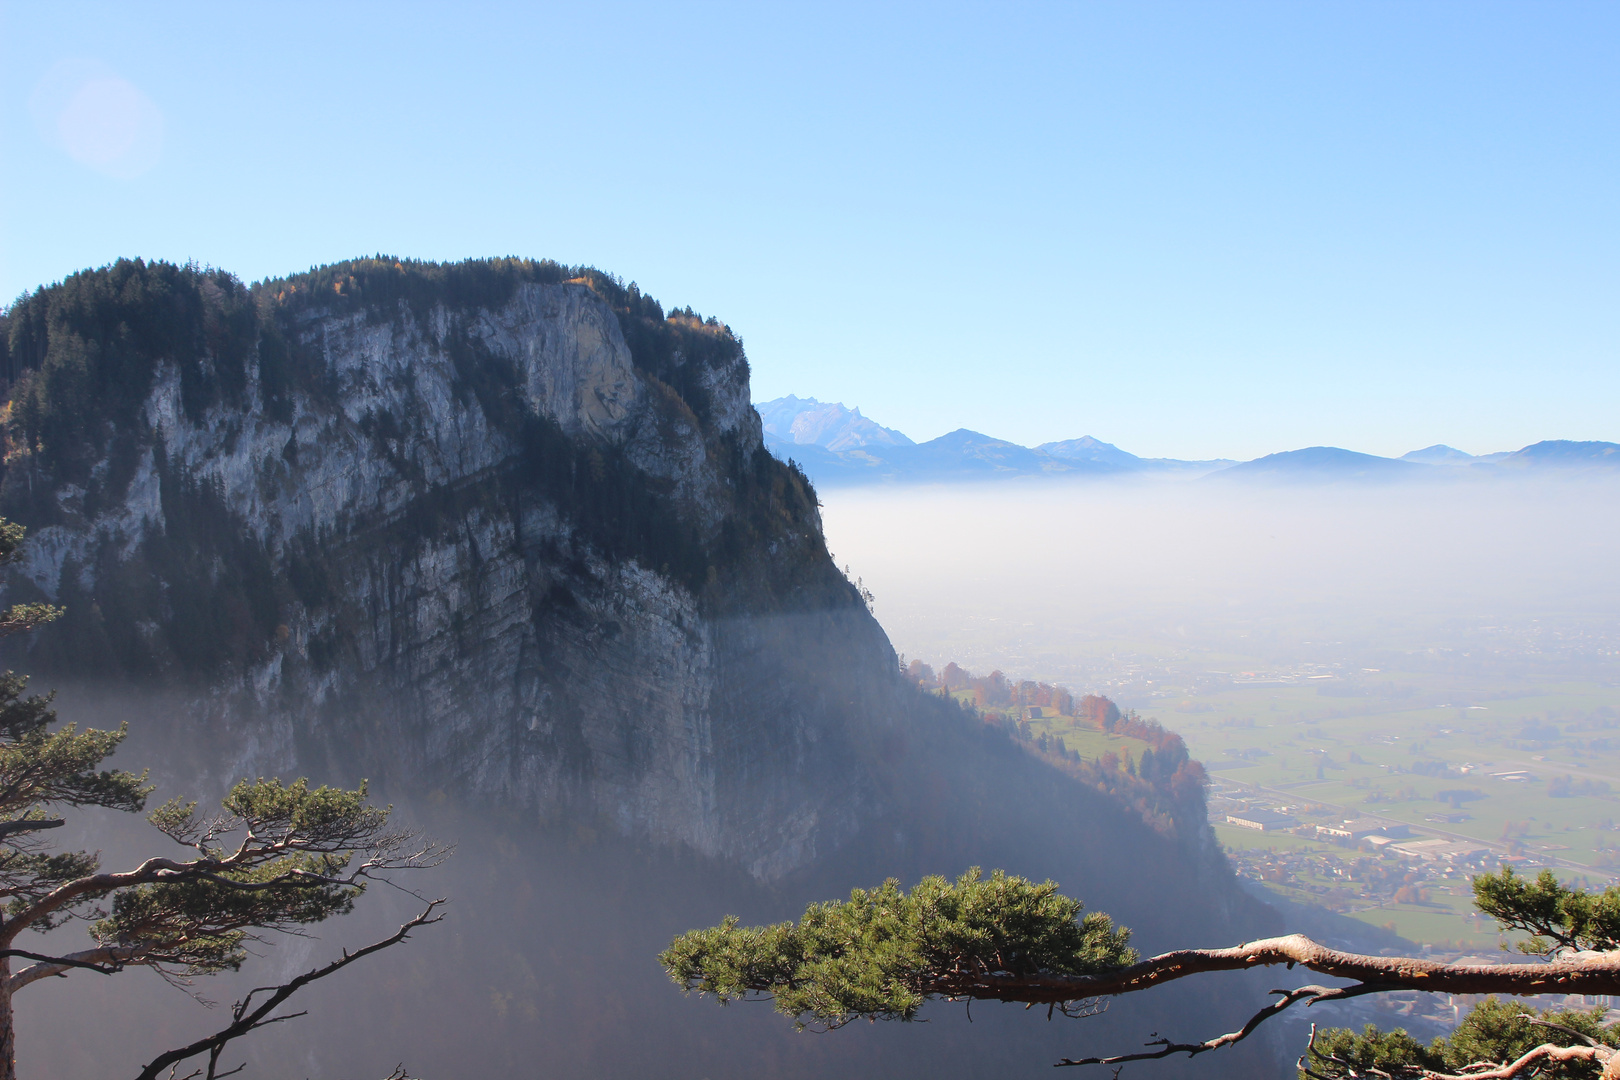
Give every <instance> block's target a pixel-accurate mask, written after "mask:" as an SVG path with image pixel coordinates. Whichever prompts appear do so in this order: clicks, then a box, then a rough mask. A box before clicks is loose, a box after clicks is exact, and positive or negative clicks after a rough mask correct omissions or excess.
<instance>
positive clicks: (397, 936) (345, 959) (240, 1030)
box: [136, 899, 445, 1080]
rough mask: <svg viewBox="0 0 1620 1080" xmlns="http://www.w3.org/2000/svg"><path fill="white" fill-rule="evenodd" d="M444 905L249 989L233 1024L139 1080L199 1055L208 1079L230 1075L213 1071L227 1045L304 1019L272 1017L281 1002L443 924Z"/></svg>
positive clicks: (164, 1058) (163, 1058) (158, 1060)
mask: <svg viewBox="0 0 1620 1080" xmlns="http://www.w3.org/2000/svg"><path fill="white" fill-rule="evenodd" d="M444 904H445V901H444V900H442V899H440V900H434V901H432V902H431V903H429V904H428V906H427V907H426V908H425V909H424V910H423V911H422V913H421V914H420V915H418V916H416V917H415V918H414V919H411V920H410V921H409V922H406V923H404V924H403V925H402V926H400V928H399V929H398V930H396V931H395V932H394V933H392V934H390V935H389V936H388V937H385V938H383V939H382V940H381V941H374V942H372V943H371V944H370V945H367V946H366V947H365V948H363V949H358V950H356V951H354V952H352V953H351V952H349V951H348V950H344V952H343V955H342V957H340V958H339V959H337V960H334V961H332V962H331V963H330V964H327V965H326V966H325V967H319V968H314V969H312V970H310V971H306V972H305V973H304V974H302V975H300V976H298V977H297V978H295V979H291V980H289V981H288V982H284V983H282V984H280V985H279V986H261V987H255V988H254V989H252V990H249V991H248V993H247V995H246V996H244V997H243V998H242V1000H241V1001H239V1002H237V1003H236V1004H235V1005H234V1006H233V1007H232V1009H231V1017H232V1020H231V1023H230V1024H228V1025H226V1026H225V1027H223V1028H221V1029H220V1030H219V1031H216V1032H215V1033H214V1034H212V1035H208V1036H205V1037H203V1038H201V1039H198V1040H197V1041H195V1042H193V1043H189V1044H187V1045H186V1046H182V1047H179V1048H177V1049H174V1050H168V1051H165V1052H164V1053H162V1054H159V1055H158V1056H157V1057H155V1058H153V1059H152V1061H151V1062H150V1063H149V1064H148V1065H147V1066H146V1068H145V1069H143V1070H141V1073H140V1075H139V1076H138V1077H137V1078H136V1080H157V1078H158V1077H159V1075H160V1074H161V1073H162V1072H163V1070H164V1069H166V1068H171V1067H173V1066H175V1065H177V1064H179V1063H180V1062H182V1061H185V1060H186V1059H187V1058H192V1057H196V1056H197V1055H198V1054H208V1055H209V1065H208V1075H209V1076H225V1075H229V1074H228V1073H215V1071H214V1066H215V1063H216V1062H217V1061H218V1060H219V1055H220V1052H221V1051H223V1050H224V1048H225V1046H226V1044H228V1043H230V1042H231V1041H232V1040H234V1039H238V1038H240V1037H241V1036H243V1035H246V1034H247V1033H249V1032H250V1031H255V1030H257V1029H259V1028H262V1027H266V1026H268V1025H270V1024H276V1023H280V1022H281V1021H283V1020H291V1019H292V1018H293V1017H294V1016H302V1015H303V1014H302V1013H293V1014H287V1015H282V1016H272V1015H271V1014H272V1013H274V1012H275V1011H276V1009H278V1008H280V1007H281V1005H282V1003H283V1002H285V1001H286V1000H287V999H288V998H290V997H292V996H293V995H294V994H296V993H297V992H298V991H299V990H301V989H303V988H304V987H305V986H308V985H309V984H310V983H312V982H315V981H316V980H318V979H324V978H326V977H327V976H328V975H332V974H335V973H336V972H338V971H340V970H342V969H343V968H345V967H348V966H349V965H350V964H352V963H354V962H355V961H356V960H359V959H361V958H362V957H366V956H370V955H371V954H372V953H376V952H381V951H382V950H383V949H386V948H388V947H389V946H391V945H398V944H399V943H400V942H402V941H404V940H405V939H406V938H407V937H409V936H410V932H411V931H412V930H415V929H416V928H417V927H419V926H429V925H432V924H433V923H436V922H438V921H440V920H441V919H443V918H444V915H443V913H441V912H439V910H438V909H439V908H440V907H442V906H443V905H444ZM261 993H263V994H267V995H268V996H267V997H265V998H264V1000H263V1001H261V1002H260V1003H259V1004H257V1005H255V1004H254V1003H253V1002H254V998H255V996H257V995H258V994H261ZM232 1071H236V1070H232ZM396 1071H397V1070H396Z"/></svg>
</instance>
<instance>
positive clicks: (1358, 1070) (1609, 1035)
mask: <svg viewBox="0 0 1620 1080" xmlns="http://www.w3.org/2000/svg"><path fill="white" fill-rule="evenodd" d="M1605 1011H1606V1010H1604V1009H1603V1008H1601V1007H1594V1008H1591V1009H1537V1008H1534V1007H1530V1006H1526V1005H1522V1004H1520V1003H1518V1002H1514V1001H1503V1000H1501V999H1500V998H1495V997H1491V998H1486V999H1485V1000H1484V1001H1482V1002H1480V1003H1479V1004H1478V1005H1476V1006H1475V1007H1474V1008H1473V1009H1472V1010H1471V1011H1470V1012H1469V1013H1468V1015H1467V1016H1465V1017H1464V1018H1463V1020H1462V1023H1460V1024H1458V1025H1457V1030H1456V1031H1454V1032H1452V1033H1451V1035H1449V1036H1446V1037H1443V1038H1438V1039H1435V1040H1434V1041H1433V1042H1431V1043H1429V1044H1428V1045H1427V1046H1425V1045H1423V1044H1422V1043H1420V1042H1418V1041H1417V1040H1416V1039H1414V1038H1412V1037H1411V1036H1410V1035H1408V1034H1407V1033H1406V1032H1405V1031H1404V1030H1402V1029H1400V1028H1396V1029H1395V1030H1394V1031H1389V1032H1384V1031H1380V1030H1379V1029H1378V1028H1377V1027H1375V1026H1374V1025H1372V1024H1368V1025H1367V1026H1366V1028H1365V1029H1363V1030H1362V1031H1360V1032H1355V1031H1351V1030H1349V1029H1348V1028H1335V1029H1332V1030H1330V1031H1326V1032H1323V1033H1320V1034H1318V1035H1317V1037H1316V1039H1315V1041H1314V1042H1313V1043H1312V1045H1311V1049H1310V1051H1309V1052H1308V1053H1307V1054H1306V1058H1305V1068H1308V1069H1309V1070H1310V1072H1306V1071H1305V1069H1303V1068H1302V1069H1301V1070H1300V1073H1299V1076H1300V1080H1311V1077H1312V1074H1315V1075H1316V1076H1321V1077H1331V1078H1332V1080H1351V1078H1353V1077H1363V1076H1379V1075H1383V1076H1387V1077H1390V1078H1392V1080H1409V1078H1410V1080H1418V1078H1421V1077H1422V1076H1423V1075H1424V1073H1425V1071H1428V1072H1439V1073H1451V1074H1456V1073H1464V1072H1467V1071H1471V1067H1472V1070H1477V1069H1478V1067H1479V1066H1480V1064H1481V1063H1484V1062H1491V1063H1495V1064H1497V1065H1502V1064H1506V1063H1508V1062H1512V1061H1516V1060H1518V1059H1519V1058H1520V1057H1522V1056H1524V1055H1525V1054H1527V1053H1529V1052H1530V1051H1531V1050H1534V1049H1535V1048H1536V1047H1538V1046H1541V1045H1543V1044H1546V1043H1553V1044H1555V1045H1560V1046H1564V1045H1572V1044H1577V1043H1579V1042H1580V1039H1578V1038H1572V1037H1571V1036H1570V1034H1569V1033H1570V1032H1575V1033H1577V1035H1579V1036H1584V1037H1585V1038H1587V1039H1591V1040H1593V1041H1594V1042H1598V1043H1602V1044H1603V1045H1605V1046H1620V1031H1616V1030H1615V1028H1614V1027H1612V1026H1611V1027H1604V1026H1603V1014H1604V1012H1605ZM1560 1029H1563V1030H1560ZM1602 1071H1603V1067H1602V1066H1601V1065H1600V1064H1598V1063H1596V1062H1591V1061H1570V1062H1546V1063H1543V1064H1542V1065H1541V1069H1540V1071H1538V1072H1536V1073H1535V1074H1534V1075H1536V1076H1538V1077H1543V1078H1556V1080H1597V1077H1598V1076H1599V1075H1600V1074H1601V1073H1602Z"/></svg>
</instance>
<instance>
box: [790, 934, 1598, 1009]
mask: <svg viewBox="0 0 1620 1080" xmlns="http://www.w3.org/2000/svg"><path fill="white" fill-rule="evenodd" d="M1272 964H1287V965H1288V966H1289V967H1293V966H1294V965H1295V964H1298V965H1299V966H1301V967H1304V968H1309V969H1310V970H1311V971H1315V972H1318V973H1320V974H1323V975H1333V976H1336V977H1338V978H1341V979H1353V980H1355V981H1356V982H1362V983H1380V984H1383V985H1384V986H1385V987H1386V988H1387V989H1390V990H1425V991H1431V992H1438V993H1444V994H1510V995H1530V994H1620V953H1605V954H1602V955H1601V956H1600V957H1597V958H1591V959H1587V958H1581V959H1568V960H1555V961H1553V962H1551V963H1542V964H1499V965H1495V966H1486V965H1472V964H1443V963H1439V962H1438V961H1434V960H1422V959H1418V958H1416V957H1405V956H1364V955H1361V954H1358V953H1347V952H1340V951H1339V950H1337V949H1330V948H1327V947H1326V946H1324V945H1319V944H1317V943H1316V942H1314V941H1312V940H1311V939H1310V938H1308V937H1305V936H1303V935H1301V934H1291V935H1289V936H1288V937H1277V938H1265V939H1262V940H1260V941H1251V942H1249V943H1248V944H1246V945H1239V946H1237V947H1236V948H1232V949H1182V950H1179V951H1177V952H1169V953H1163V954H1161V955H1159V956H1154V957H1150V958H1149V959H1147V960H1143V961H1141V962H1139V963H1136V964H1132V965H1131V966H1129V967H1125V968H1120V969H1119V970H1117V971H1109V972H1104V973H1102V974H1099V975H999V974H993V973H980V972H972V971H963V972H949V973H942V974H940V975H937V976H935V977H934V978H932V979H930V980H928V981H926V982H925V983H923V985H922V986H921V987H920V989H922V990H923V992H924V993H929V994H939V995H940V996H942V997H957V998H964V997H972V998H986V999H990V1000H996V1001H1017V1002H1027V1003H1031V1004H1039V1005H1046V1004H1050V1003H1056V1002H1064V1001H1077V1000H1079V999H1081V998H1088V997H1108V996H1112V995H1115V994H1129V993H1132V992H1135V991H1138V990H1146V989H1147V988H1148V987H1150V986H1157V985H1158V984H1160V983H1165V982H1170V981H1171V980H1174V979H1184V978H1186V977H1187V976H1189V975H1198V974H1202V973H1204V972H1208V971H1242V970H1247V969H1249V968H1257V967H1266V966H1269V965H1272ZM759 989H762V990H767V991H768V990H771V989H774V987H770V986H764V987H760V988H759Z"/></svg>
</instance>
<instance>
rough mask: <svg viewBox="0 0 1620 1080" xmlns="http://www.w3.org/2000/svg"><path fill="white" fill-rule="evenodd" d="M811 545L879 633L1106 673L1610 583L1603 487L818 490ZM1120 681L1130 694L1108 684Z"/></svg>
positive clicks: (1440, 617)
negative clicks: (823, 539)
mask: <svg viewBox="0 0 1620 1080" xmlns="http://www.w3.org/2000/svg"><path fill="white" fill-rule="evenodd" d="M822 499H823V502H824V503H825V506H824V507H823V511H822V513H823V516H824V519H825V522H826V529H827V536H828V545H829V547H830V548H831V550H832V551H833V553H834V556H835V558H836V560H837V562H838V563H839V565H840V566H845V565H847V566H848V567H849V572H850V574H851V575H852V576H854V577H858V578H860V579H861V580H862V581H863V582H864V583H865V585H866V587H867V588H868V589H870V590H871V591H872V593H873V594H874V595H875V597H876V599H875V602H874V611H875V613H876V615H877V616H878V618H879V620H880V621H881V622H882V623H883V625H884V627H885V629H887V630H888V632H889V634H890V636H891V638H892V639H893V641H894V643H895V647H896V648H897V649H899V650H901V651H903V652H905V653H907V654H908V655H910V656H912V657H919V658H922V659H925V660H928V661H930V662H932V663H934V664H936V665H939V664H943V663H944V662H945V661H948V660H956V661H957V662H959V663H961V664H963V665H964V666H967V667H970V668H974V669H977V670H987V669H989V668H992V667H999V668H1002V669H1004V670H1005V671H1006V672H1007V673H1008V674H1016V675H1021V676H1025V677H1033V678H1043V679H1055V680H1060V681H1064V682H1068V683H1071V684H1073V685H1076V686H1090V685H1104V684H1105V683H1106V680H1105V679H1103V678H1102V673H1103V672H1105V671H1106V670H1107V669H1108V667H1109V663H1110V660H1109V658H1110V657H1113V658H1116V659H1117V657H1118V656H1120V655H1121V654H1124V653H1127V652H1138V653H1142V652H1145V653H1151V652H1153V651H1155V650H1161V651H1162V650H1164V649H1167V648H1181V649H1188V650H1193V651H1194V652H1196V651H1198V650H1204V651H1207V652H1208V653H1209V654H1210V656H1211V658H1212V661H1213V659H1214V658H1216V657H1218V656H1220V655H1222V654H1225V653H1228V652H1231V653H1236V654H1241V655H1243V656H1248V657H1255V656H1258V657H1262V658H1269V659H1273V660H1275V661H1277V662H1284V661H1297V660H1315V661H1318V662H1326V661H1329V660H1332V659H1336V658H1346V657H1349V656H1351V654H1356V655H1357V656H1358V657H1359V658H1361V659H1365V657H1366V656H1367V655H1370V654H1371V653H1372V652H1375V651H1377V650H1388V649H1431V648H1437V647H1451V648H1462V649H1466V648H1467V642H1468V640H1470V635H1479V634H1482V633H1483V634H1488V635H1497V636H1500V634H1502V633H1513V634H1531V635H1541V636H1542V637H1545V636H1546V635H1549V634H1550V635H1555V636H1557V637H1559V638H1560V640H1564V639H1569V638H1571V637H1582V638H1584V639H1587V640H1590V641H1594V642H1597V644H1596V645H1595V646H1594V647H1593V649H1588V650H1587V651H1588V652H1596V653H1601V652H1603V649H1602V647H1601V645H1602V642H1604V641H1610V642H1612V640H1613V635H1614V628H1615V619H1614V617H1613V614H1612V613H1613V612H1615V611H1616V610H1617V607H1620V605H1617V601H1620V560H1617V559H1616V558H1615V538H1616V535H1617V531H1616V526H1617V525H1620V483H1616V482H1614V481H1608V480H1601V479H1597V480H1567V481H1546V480H1539V481H1535V482H1530V481H1515V480H1499V481H1496V482H1493V483H1489V484H1465V483H1453V484H1421V485H1411V484H1390V485H1365V486H1354V485H1346V486H1322V487H1306V486H1250V485H1240V484H1236V483H1221V482H1218V481H1214V480H1211V481H1194V482H1180V483H1171V482H1166V483H1161V484H1131V485H1127V484H1113V483H1103V482H1097V483H1077V484H1070V485H1056V484H1040V483H1031V484H1002V485H961V486H948V487H913V488H865V489H835V490H831V491H828V492H824V493H823V494H822ZM1125 696H1126V697H1127V698H1128V697H1129V696H1130V694H1129V692H1127V693H1126V694H1125Z"/></svg>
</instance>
